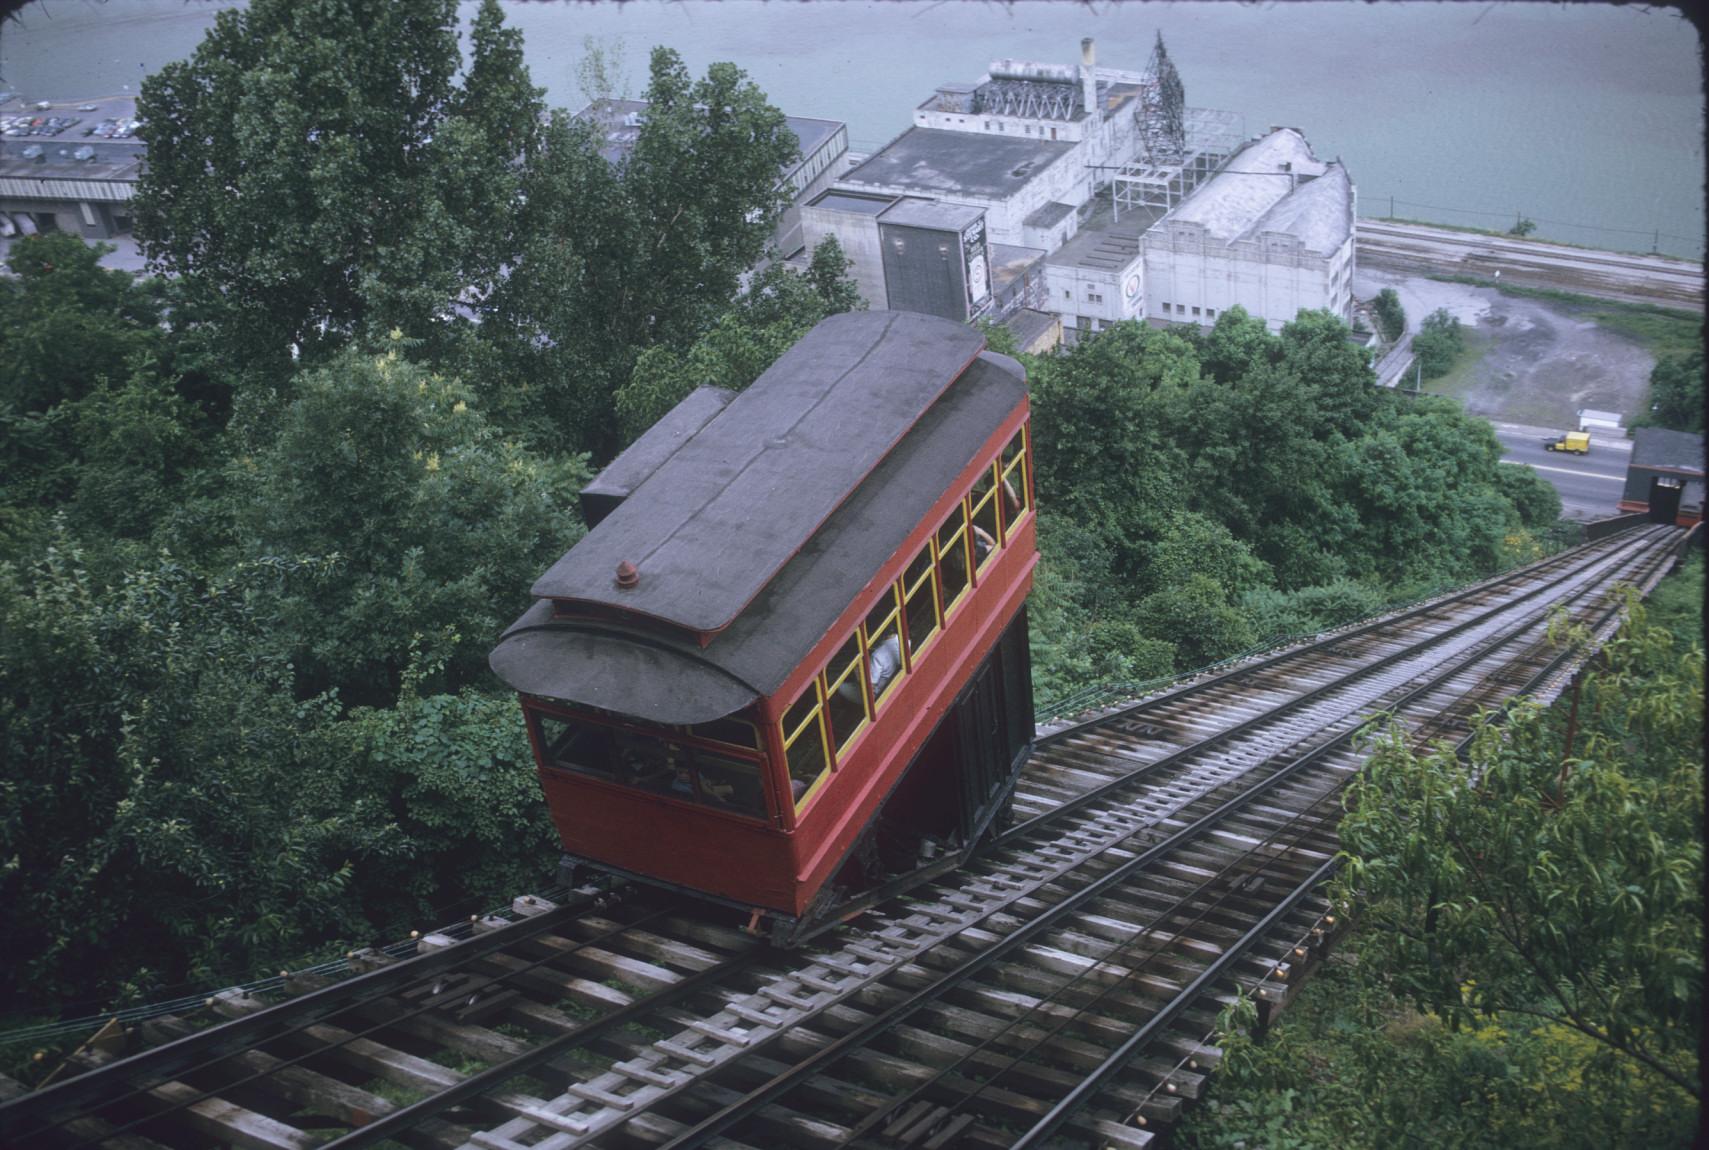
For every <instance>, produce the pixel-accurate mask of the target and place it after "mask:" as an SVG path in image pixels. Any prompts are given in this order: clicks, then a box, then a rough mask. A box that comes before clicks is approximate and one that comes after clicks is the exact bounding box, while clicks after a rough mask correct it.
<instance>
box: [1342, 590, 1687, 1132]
mask: <svg viewBox="0 0 1709 1150" xmlns="http://www.w3.org/2000/svg"><path fill="white" fill-rule="evenodd" d="M1627 611H1628V615H1629V618H1628V622H1627V623H1626V625H1625V627H1624V628H1623V630H1622V632H1621V634H1620V636H1619V637H1618V638H1617V639H1616V640H1614V641H1613V642H1611V643H1610V644H1608V645H1607V646H1606V647H1605V648H1604V649H1603V659H1604V665H1603V666H1602V667H1600V668H1598V669H1596V670H1593V671H1591V672H1588V673H1586V675H1585V679H1584V683H1583V692H1584V698H1583V700H1582V701H1581V703H1580V706H1579V707H1578V709H1577V714H1578V716H1579V719H1580V721H1581V722H1582V723H1583V724H1584V728H1583V729H1581V730H1579V731H1577V732H1576V740H1574V739H1572V738H1571V737H1570V735H1569V733H1564V732H1563V731H1562V729H1561V724H1562V721H1563V720H1562V718H1561V716H1560V714H1559V710H1558V709H1557V710H1556V711H1554V712H1544V711H1541V710H1540V709H1538V708H1536V707H1521V708H1519V709H1518V711H1517V712H1516V713H1515V714H1514V716H1513V717H1512V719H1511V721H1510V722H1509V723H1508V724H1507V725H1506V727H1505V729H1502V728H1498V727H1494V726H1485V727H1483V728H1482V729H1481V730H1480V732H1479V733H1478V735H1477V738H1476V739H1475V741H1474V742H1473V745H1472V748H1471V752H1470V755H1469V757H1468V758H1467V760H1466V761H1464V762H1462V761H1461V760H1460V759H1459V758H1457V757H1456V756H1455V755H1454V754H1453V753H1451V752H1449V751H1437V752H1431V753H1426V754H1417V753H1415V752H1413V751H1412V750H1411V749H1410V748H1409V747H1408V746H1407V744H1406V742H1405V741H1404V739H1402V738H1401V737H1400V736H1398V735H1391V736H1389V737H1387V738H1385V739H1384V740H1382V741H1381V742H1379V744H1378V746H1377V749H1376V752H1375V754H1373V756H1372V757H1371V759H1370V762H1369V763H1368V765H1367V766H1366V768H1365V770H1364V771H1363V772H1362V774H1361V776H1360V778H1359V779H1358V780H1357V781H1356V782H1355V783H1354V785H1353V787H1352V790H1351V792H1350V795H1349V799H1348V807H1349V813H1348V815H1347V817H1346V819H1345V820H1344V821H1343V823H1342V826H1341V840H1342V844H1343V847H1344V849H1345V850H1346V851H1347V853H1348V855H1349V857H1350V860H1351V861H1350V863H1349V865H1348V867H1347V869H1346V871H1345V873H1344V877H1343V878H1342V880H1341V882H1340V896H1341V897H1342V898H1343V899H1349V900H1351V899H1354V898H1355V897H1357V899H1358V901H1359V905H1360V922H1361V929H1362V931H1363V932H1364V934H1365V938H1364V942H1363V946H1362V950H1363V953H1364V954H1365V956H1366V959H1367V961H1368V962H1369V963H1370V965H1371V967H1372V969H1373V970H1375V971H1380V972H1381V973H1382V977H1383V978H1384V979H1385V980H1386V981H1387V984H1388V985H1389V986H1390V987H1391V988H1392V990H1393V992H1394V993H1395V994H1396V995H1397V996H1398V997H1400V998H1402V999H1404V1000H1406V1001H1409V1002H1411V1003H1413V1004H1414V1005H1416V1006H1417V1007H1418V1008H1419V1009H1420V1010H1427V1011H1430V1012H1432V1013H1434V1014H1436V1015H1438V1016H1440V1017H1442V1018H1443V1019H1445V1020H1447V1021H1448V1022H1449V1023H1450V1024H1451V1025H1460V1026H1470V1025H1474V1024H1476V1023H1477V1022H1478V1020H1479V1019H1480V1018H1487V1017H1489V1016H1492V1015H1496V1016H1499V1015H1515V1016H1533V1017H1540V1018H1543V1019H1545V1020H1547V1021H1548V1022H1550V1023H1553V1024H1555V1025H1558V1026H1560V1027H1564V1028H1566V1029H1567V1030H1568V1031H1571V1032H1573V1033H1574V1034H1576V1035H1577V1036H1579V1037H1580V1038H1581V1039H1582V1040H1585V1041H1588V1042H1590V1043H1592V1044H1596V1045H1600V1046H1601V1047H1602V1048H1603V1049H1604V1051H1605V1052H1606V1053H1607V1054H1608V1055H1611V1056H1616V1057H1618V1058H1619V1059H1623V1060H1627V1061H1628V1064H1629V1066H1630V1067H1631V1068H1632V1069H1633V1070H1634V1071H1635V1072H1637V1073H1639V1074H1641V1075H1650V1076H1653V1081H1654V1082H1655V1083H1656V1084H1657V1088H1659V1089H1668V1088H1676V1089H1678V1090H1680V1091H1682V1092H1683V1093H1684V1094H1685V1095H1686V1096H1689V1097H1690V1098H1692V1099H1695V1098H1696V1097H1697V1096H1698V1093H1699V1090H1700V1084H1699V1082H1698V1076H1697V1058H1696V1054H1697V1049H1698V1044H1699V1042H1700V1041H1701V1038H1702V1006H1703V926H1702V912H1703V905H1702V886H1703V789H1702V760H1703V649H1702V647H1701V645H1699V644H1693V645H1692V646H1691V647H1690V648H1687V649H1682V648H1681V646H1680V645H1679V644H1677V643H1676V641H1675V640H1674V639H1673V637H1672V636H1671V635H1670V634H1668V633H1667V632H1666V631H1664V630H1663V629H1661V628H1658V627H1654V626H1652V625H1650V624H1649V623H1648V621H1647V620H1646V618H1645V615H1644V610H1643V608H1642V606H1641V605H1640V604H1639V603H1638V602H1637V600H1636V597H1635V595H1629V596H1628V599H1627ZM1566 721H1568V722H1570V721H1571V720H1566ZM1569 730H1570V729H1569ZM1663 1084H1666V1085H1663Z"/></svg>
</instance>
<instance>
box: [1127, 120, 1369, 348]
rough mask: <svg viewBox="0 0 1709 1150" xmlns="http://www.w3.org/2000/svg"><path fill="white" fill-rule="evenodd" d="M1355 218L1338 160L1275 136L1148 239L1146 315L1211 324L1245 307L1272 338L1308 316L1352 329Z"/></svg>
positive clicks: (1246, 150)
mask: <svg viewBox="0 0 1709 1150" xmlns="http://www.w3.org/2000/svg"><path fill="white" fill-rule="evenodd" d="M1354 214H1355V202H1354V189H1353V181H1352V180H1351V179H1350V178H1349V177H1348V175H1347V169H1346V168H1344V167H1343V166H1342V165H1341V163H1340V161H1339V160H1332V161H1328V162H1325V161H1322V160H1319V159H1318V158H1317V157H1316V156H1315V155H1313V154H1312V150H1311V146H1310V145H1309V144H1307V143H1306V140H1305V137H1304V136H1303V135H1301V134H1300V132H1299V131H1298V130H1296V129H1294V128H1274V129H1272V130H1271V131H1270V132H1269V134H1268V135H1265V136H1262V137H1259V138H1258V139H1255V140H1252V141H1250V142H1248V143H1247V144H1246V145H1245V146H1244V147H1242V148H1241V149H1240V150H1239V151H1237V152H1235V153H1234V155H1233V156H1231V157H1230V158H1229V161H1228V163H1227V165H1226V166H1225V167H1223V168H1222V169H1221V170H1220V171H1218V172H1217V173H1216V174H1215V175H1213V176H1211V178H1210V179H1209V180H1207V181H1205V182H1204V183H1203V184H1201V185H1200V186H1199V187H1198V188H1197V189H1196V190H1194V191H1193V192H1192V194H1190V195H1188V196H1187V197H1186V199H1184V200H1183V201H1182V202H1181V203H1180V204H1179V205H1178V206H1177V207H1175V208H1173V209H1172V210H1170V211H1169V212H1168V213H1167V214H1165V215H1164V216H1163V217H1162V218H1161V219H1159V220H1158V221H1157V222H1156V223H1155V224H1153V225H1152V226H1151V227H1150V228H1149V229H1148V230H1147V231H1146V232H1145V235H1144V239H1143V242H1142V247H1143V252H1144V261H1143V262H1144V292H1145V308H1144V314H1145V316H1146V318H1147V319H1148V320H1149V321H1150V322H1152V323H1154V324H1168V323H1196V324H1202V325H1209V324H1213V323H1215V322H1216V317H1217V316H1219V315H1221V314H1222V313H1223V312H1224V311H1226V310H1227V309H1229V308H1231V307H1233V306H1235V305H1236V304H1239V305H1240V306H1241V307H1243V308H1245V309H1246V310H1247V311H1248V312H1249V313H1251V314H1252V315H1254V316H1257V317H1259V318H1261V319H1262V320H1264V322H1265V324H1266V325H1268V326H1269V328H1270V330H1272V331H1276V330H1279V329H1280V328H1281V326H1282V325H1283V324H1284V323H1287V322H1288V321H1290V320H1292V319H1293V318H1294V316H1295V315H1296V314H1297V313H1298V312H1299V311H1300V309H1302V308H1321V309H1324V310H1327V311H1329V312H1331V313H1333V314H1335V315H1337V316H1340V317H1341V318H1342V319H1344V320H1349V321H1351V316H1352V308H1353V288H1352V283H1353V230H1354Z"/></svg>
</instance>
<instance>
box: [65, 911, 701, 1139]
mask: <svg viewBox="0 0 1709 1150" xmlns="http://www.w3.org/2000/svg"><path fill="white" fill-rule="evenodd" d="M596 905H597V900H596ZM669 913H670V908H668V907H661V908H659V909H657V910H654V911H651V912H649V913H647V914H644V915H642V916H641V917H640V918H638V919H634V920H632V921H629V922H622V923H617V924H616V925H614V926H610V927H607V928H605V929H603V930H601V931H599V932H598V933H597V934H595V935H594V936H593V937H591V938H585V939H578V940H576V942H575V945H573V946H571V947H570V948H569V949H568V950H565V951H555V952H553V953H551V954H547V955H545V956H543V957H541V958H537V959H535V960H533V961H532V962H526V963H524V964H523V965H522V966H519V967H516V968H514V969H511V970H507V971H505V972H504V973H503V974H500V975H496V976H487V975H476V976H475V977H479V978H485V979H487V981H485V982H483V983H481V984H480V985H478V986H475V987H472V988H464V989H460V990H458V991H457V994H456V997H458V998H461V997H462V996H463V995H464V994H471V995H474V996H476V997H480V996H483V995H490V994H491V993H492V992H493V991H494V990H495V989H496V988H499V987H503V986H504V985H505V984H506V983H509V982H513V981H515V980H517V979H520V978H522V977H523V976H525V975H528V974H532V973H533V972H534V971H536V970H539V969H540V968H541V967H543V966H551V965H552V964H554V963H556V962H559V961H561V960H562V959H564V958H566V957H568V956H570V955H573V954H575V953H577V952H578V951H582V950H585V949H587V948H588V947H590V946H595V945H597V944H599V943H602V942H606V941H609V940H610V939H612V938H615V937H617V936H619V935H622V934H625V933H627V932H628V931H631V930H634V929H635V928H636V927H639V926H642V925H644V924H646V923H648V922H651V921H652V920H653V919H655V918H660V917H662V916H664V915H666V914H669ZM521 921H526V920H521ZM520 941H526V940H520ZM451 949H455V948H451ZM480 959H481V956H479V955H477V956H475V958H474V959H473V960H472V961H474V962H479V961H480ZM405 961H407V960H405ZM460 973H465V972H463V971H459V970H455V969H453V970H451V971H449V972H441V973H440V974H428V975H424V976H423V975H418V976H417V977H416V978H415V979H414V980H413V983H412V982H405V983H404V984H403V985H402V986H400V987H399V988H398V989H397V990H395V991H393V992H392V995H389V996H387V997H395V996H398V995H404V994H408V993H409V991H410V989H412V986H420V985H422V984H424V983H427V982H428V981H430V980H431V979H434V978H437V977H443V976H446V975H449V976H455V975H457V974H460ZM473 1003H474V1000H473V999H471V1000H470V1005H473ZM442 1005H443V1003H442V1002H441V1001H440V998H439V994H438V993H437V991H434V992H430V993H429V994H428V995H427V997H426V998H425V999H424V1000H423V1001H422V1002H420V1003H419V1004H417V1005H416V1006H413V1007H411V1008H409V1009H408V1010H403V1011H400V1012H398V1013H396V1014H387V1015H386V1016H385V1017H384V1018H382V1019H381V1020H380V1021H378V1022H371V1023H368V1024H367V1025H366V1026H365V1027H364V1028H363V1029H361V1030H356V1031H353V1032H351V1033H350V1034H349V1035H347V1036H346V1037H344V1038H341V1039H339V1040H338V1041H337V1042H333V1043H328V1044H326V1045H324V1046H320V1047H317V1048H316V1049H313V1050H305V1051H303V1052H302V1053H300V1054H296V1055H292V1056H291V1057H289V1058H281V1057H278V1056H274V1057H273V1061H272V1064H271V1065H269V1066H268V1067H267V1068H266V1069H265V1070H255V1071H252V1072H250V1073H248V1074H245V1075H243V1076H241V1077H238V1078H234V1079H231V1080H229V1081H224V1082H221V1083H220V1084H219V1086H218V1087H216V1088H214V1089H211V1090H200V1091H199V1092H197V1091H196V1090H195V1088H192V1093H191V1094H190V1095H189V1096H187V1097H184V1098H176V1099H173V1101H172V1102H171V1103H170V1104H168V1105H167V1106H165V1107H164V1108H163V1109H159V1110H155V1111H151V1112H150V1113H147V1114H144V1115H142V1116H140V1117H137V1118H133V1119H131V1120H130V1121H128V1122H126V1123H125V1124H124V1125H122V1126H115V1127H114V1128H112V1129H110V1130H107V1131H105V1132H104V1133H102V1134H101V1135H100V1136H99V1137H89V1138H86V1139H85V1140H84V1141H81V1142H76V1143H73V1144H72V1145H71V1146H70V1147H66V1148H62V1150H85V1148H87V1147H92V1146H98V1145H100V1144H102V1143H103V1142H107V1141H109V1140H111V1139H113V1138H115V1137H118V1136H120V1135H123V1134H127V1133H130V1132H131V1131H133V1130H135V1129H137V1128H138V1127H141V1126H146V1125H149V1124H151V1123H154V1122H158V1121H159V1120H160V1119H162V1118H166V1117H169V1116H171V1115H173V1114H176V1113H178V1112H180V1111H182V1110H186V1109H188V1108H190V1107H192V1106H194V1105H196V1104H197V1103H198V1102H206V1101H208V1100H209V1099H212V1098H217V1097H219V1096H220V1095H222V1094H224V1093H226V1092H227V1091H230V1090H233V1089H236V1088H239V1087H243V1086H248V1085H250V1084H251V1083H255V1082H259V1081H261V1080H262V1079H265V1078H270V1077H272V1076H273V1075H275V1074H278V1073H279V1072H280V1071H282V1070H289V1069H291V1068H292V1067H295V1066H299V1065H301V1064H302V1063H304V1062H307V1061H308V1060H309V1059H311V1058H315V1057H318V1056H319V1055H322V1054H325V1053H327V1052H328V1051H331V1050H336V1049H338V1048H339V1047H341V1046H347V1045H349V1044H350V1043H352V1042H355V1041H356V1040H357V1039H361V1038H368V1037H369V1036H370V1035H374V1034H378V1033H379V1032H381V1031H383V1030H389V1029H391V1028H392V1027H395V1026H397V1025H398V1024H399V1023H402V1022H407V1021H409V1020H410V1019H412V1018H416V1017H418V1016H420V1015H423V1014H428V1013H431V1012H432V1011H434V1010H437V1009H439V1008H440V1007H441V1006H442ZM352 1009H354V1010H360V1009H362V1005H360V1004H359V1005H357V1006H355V1007H346V1008H343V1009H339V1010H334V1011H332V1012H331V1013H329V1014H326V1015H323V1016H322V1019H321V1020H322V1021H324V1020H326V1019H330V1018H334V1017H337V1016H338V1015H339V1014H343V1013H346V1012H347V1011H349V1010H352ZM301 1029H302V1028H300V1027H299V1028H296V1029H293V1030H290V1031H287V1032H286V1033H285V1034H284V1035H280V1036H279V1037H281V1038H282V1037H288V1036H289V1035H291V1034H296V1033H300V1032H301ZM143 1053H144V1054H145V1055H146V1054H148V1053H150V1052H149V1051H144V1052H143ZM223 1061H224V1060H223V1059H215V1060H213V1061H210V1062H205V1063H203V1064H201V1065H200V1066H196V1067H192V1068H191V1069H190V1070H188V1071H185V1072H184V1073H187V1074H190V1073H195V1072H197V1071H201V1070H208V1069H212V1068H213V1067H215V1066H218V1065H220V1064H221V1063H222V1062H223ZM148 1093H149V1089H148V1088H142V1089H134V1090H132V1091H131V1092H130V1093H129V1094H126V1095H122V1096H120V1097H118V1098H110V1099H107V1100H106V1101H105V1102H103V1103H102V1104H101V1106H100V1107H99V1108H98V1109H103V1110H104V1109H106V1108H108V1107H110V1106H114V1105H117V1104H119V1103H121V1102H126V1101H129V1100H130V1099H133V1098H140V1097H142V1096H144V1095H146V1094H148Z"/></svg>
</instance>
